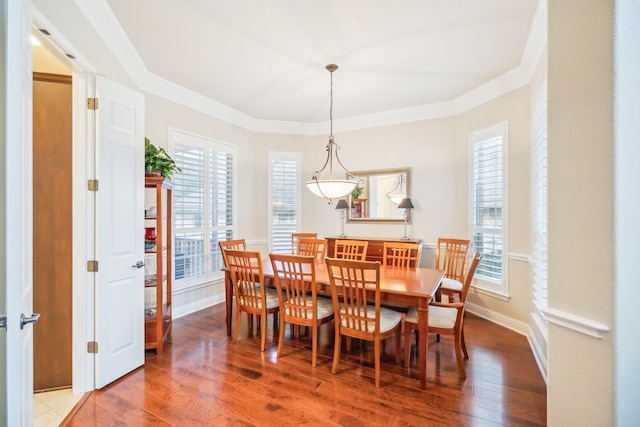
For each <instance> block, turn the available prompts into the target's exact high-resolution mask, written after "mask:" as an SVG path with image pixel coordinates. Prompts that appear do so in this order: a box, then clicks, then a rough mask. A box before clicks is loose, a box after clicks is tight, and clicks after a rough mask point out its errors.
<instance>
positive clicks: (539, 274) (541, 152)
mask: <svg viewBox="0 0 640 427" xmlns="http://www.w3.org/2000/svg"><path fill="white" fill-rule="evenodd" d="M533 121H534V123H533V150H534V152H533V250H532V252H533V254H532V255H533V301H534V304H535V305H536V306H537V307H538V309H542V308H544V307H546V306H547V91H546V85H543V87H542V89H541V90H540V93H539V95H538V98H537V100H536V111H535V116H534V118H533Z"/></svg>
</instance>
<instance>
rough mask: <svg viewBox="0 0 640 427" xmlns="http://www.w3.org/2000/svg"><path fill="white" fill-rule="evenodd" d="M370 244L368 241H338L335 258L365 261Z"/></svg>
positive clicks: (334, 252) (334, 253)
mask: <svg viewBox="0 0 640 427" xmlns="http://www.w3.org/2000/svg"><path fill="white" fill-rule="evenodd" d="M368 246H369V242H368V241H366V240H336V242H335V248H334V251H333V257H334V258H339V259H351V260H356V261H364V260H365V259H366V257H367V248H368Z"/></svg>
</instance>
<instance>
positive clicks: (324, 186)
mask: <svg viewBox="0 0 640 427" xmlns="http://www.w3.org/2000/svg"><path fill="white" fill-rule="evenodd" d="M325 68H326V69H327V70H328V71H329V73H331V106H330V108H329V123H330V126H331V128H330V132H329V143H328V144H327V160H325V162H324V166H322V169H320V170H318V171H316V173H314V174H313V177H311V181H307V182H306V183H305V185H306V186H307V188H308V189H309V190H311V192H312V193H313V194H315V195H316V196H319V197H324V198H325V199H327V200H328V201H329V204H331V200H332V199H341V198H343V197H345V196H347V195H348V194H349V193H351V192H352V191H353V189H354V188H356V186H357V185H358V181H356V180H355V179H354V178H355V175H354V174H353V173H351V172H349V170H347V168H345V167H344V165H343V164H342V162H341V161H340V157H338V150H339V149H340V147H338V144H336V143H335V141H334V140H333V72H334V71H335V70H337V69H338V66H337V65H336V64H329V65H327V66H326V67H325ZM334 154H335V157H336V161H337V162H338V164H339V165H340V166H341V167H342V169H344V171H345V172H346V175H347V177H346V179H336V178H334V177H333V156H334ZM325 175H327V176H326V177H325Z"/></svg>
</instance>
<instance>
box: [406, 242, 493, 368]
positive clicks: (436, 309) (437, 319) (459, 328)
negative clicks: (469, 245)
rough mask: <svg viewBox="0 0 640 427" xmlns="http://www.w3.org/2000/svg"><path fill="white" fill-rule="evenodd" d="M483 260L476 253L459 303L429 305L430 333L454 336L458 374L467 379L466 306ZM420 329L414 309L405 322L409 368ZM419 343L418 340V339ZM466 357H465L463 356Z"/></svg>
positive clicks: (433, 303) (479, 254)
mask: <svg viewBox="0 0 640 427" xmlns="http://www.w3.org/2000/svg"><path fill="white" fill-rule="evenodd" d="M481 260H482V254H481V253H480V252H476V254H475V256H474V257H473V261H471V265H470V266H469V270H468V271H467V274H466V276H465V279H464V284H463V287H462V290H461V293H460V301H457V302H446V303H445V302H437V301H433V302H431V304H429V333H434V334H439V335H452V336H453V341H454V348H455V351H456V360H457V362H458V372H459V375H460V377H462V378H466V377H467V374H466V371H465V369H464V360H463V357H464V359H468V358H469V353H467V346H466V345H465V342H464V306H465V303H466V301H467V294H468V293H469V287H470V286H471V282H472V281H473V276H474V275H475V273H476V269H477V268H478V264H479V263H480V261H481ZM417 328H418V310H417V309H416V308H415V307H413V308H411V309H410V310H409V312H408V313H407V315H406V317H405V321H404V364H405V366H409V357H410V354H411V333H412V332H413V331H414V330H416V329H417ZM416 341H417V338H416ZM463 355H464V356H463Z"/></svg>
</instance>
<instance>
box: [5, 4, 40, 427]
mask: <svg viewBox="0 0 640 427" xmlns="http://www.w3.org/2000/svg"><path fill="white" fill-rule="evenodd" d="M30 3H31V2H30V1H29V0H26V1H25V0H2V12H0V13H1V14H2V19H1V21H2V28H4V29H6V33H5V34H6V39H5V40H3V42H4V47H3V48H4V49H6V50H5V52H4V54H5V55H6V64H4V65H5V67H4V72H6V75H4V79H3V83H5V86H4V93H5V96H6V99H5V102H4V105H3V107H4V108H3V110H4V112H5V114H6V115H5V120H6V121H5V123H4V126H5V129H4V130H5V132H4V135H2V144H0V145H2V148H3V149H4V150H3V153H2V154H0V168H1V169H2V171H3V172H2V175H3V176H2V178H0V181H1V182H2V188H1V189H0V199H1V200H0V205H2V208H1V209H0V224H1V226H2V227H1V230H0V239H2V242H1V243H0V245H1V246H3V248H2V250H0V253H2V254H3V255H4V257H3V259H2V261H1V262H0V266H2V267H4V268H3V269H2V268H0V270H4V271H5V277H2V278H0V280H3V281H5V290H6V306H7V307H6V309H7V334H6V344H7V346H6V365H7V366H6V371H5V372H6V387H7V389H6V390H5V392H6V420H4V419H3V420H0V423H2V424H4V423H5V422H6V424H5V425H9V426H31V425H32V418H33V409H32V406H33V329H32V328H33V325H29V324H26V325H23V324H22V323H23V322H21V317H22V316H23V315H24V316H26V317H27V318H31V317H32V316H31V314H32V313H31V310H32V308H33V281H32V241H33V239H32V218H33V216H32V213H31V212H32V208H31V207H32V180H31V174H32V162H31V159H32V144H31V139H32V138H31V135H32V128H31V117H32V110H31V105H32V100H31V93H32V82H31V43H30V40H29V35H30V32H31V15H30V14H31V6H30ZM23 326H24V327H23ZM0 333H2V332H0ZM2 356H3V357H2V359H4V354H3V355H2ZM3 368H4V367H3ZM3 386H4V384H3ZM3 400H4V399H3ZM3 403H5V402H3Z"/></svg>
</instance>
